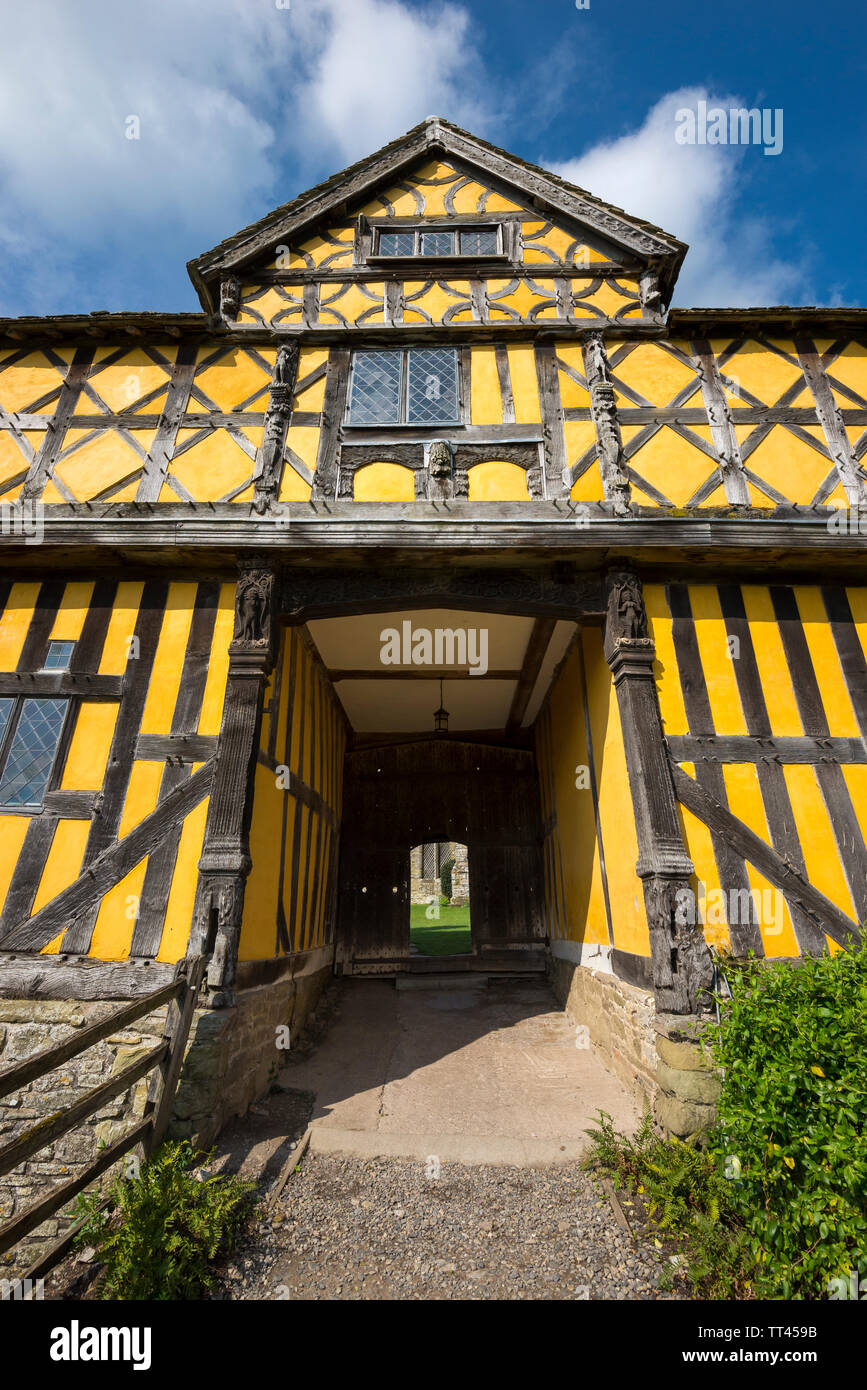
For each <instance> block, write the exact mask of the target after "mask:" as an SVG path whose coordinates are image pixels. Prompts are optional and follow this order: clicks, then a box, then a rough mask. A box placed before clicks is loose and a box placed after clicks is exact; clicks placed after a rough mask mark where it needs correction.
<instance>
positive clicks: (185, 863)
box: [156, 797, 210, 962]
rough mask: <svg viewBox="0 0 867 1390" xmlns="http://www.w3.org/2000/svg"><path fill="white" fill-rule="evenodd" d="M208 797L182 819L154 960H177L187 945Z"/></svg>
mask: <svg viewBox="0 0 867 1390" xmlns="http://www.w3.org/2000/svg"><path fill="white" fill-rule="evenodd" d="M209 800H210V798H209V797H205V799H204V801H202V802H200V804H199V805H198V806H194V807H193V809H192V811H191V812H190V814H189V815H188V816H187V817H186V819H185V820H184V824H183V829H182V830H181V838H180V842H179V844H178V857H177V862H176V864H175V871H174V874H173V875H172V886H171V891H170V892H169V901H168V906H167V908H166V917H165V923H164V925H163V934H162V938H161V940H160V948H159V951H158V952H157V955H156V959H157V960H161V961H171V962H174V961H177V960H180V959H181V956H183V955H184V954H185V952H186V949H187V942H188V940H189V936H190V928H191V926H192V921H193V904H194V902H195V897H196V882H197V879H198V873H197V865H198V862H199V858H200V856H201V853H202V841H203V839H204V835H205V821H206V819H207V815H208V803H209Z"/></svg>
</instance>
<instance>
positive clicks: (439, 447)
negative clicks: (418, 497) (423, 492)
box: [428, 439, 452, 502]
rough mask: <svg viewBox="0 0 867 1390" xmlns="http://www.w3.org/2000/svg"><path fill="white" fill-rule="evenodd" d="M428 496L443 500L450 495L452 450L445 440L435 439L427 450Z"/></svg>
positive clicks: (438, 500)
mask: <svg viewBox="0 0 867 1390" xmlns="http://www.w3.org/2000/svg"><path fill="white" fill-rule="evenodd" d="M428 469H429V472H430V497H431V500H432V501H435V502H443V501H446V500H447V499H448V498H449V497H451V496H452V451H451V448H450V446H449V445H448V443H447V442H446V440H444V439H435V440H434V442H433V443H432V444H431V446H430V449H429V451H428Z"/></svg>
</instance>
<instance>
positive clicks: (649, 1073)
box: [551, 956, 658, 1108]
mask: <svg viewBox="0 0 867 1390" xmlns="http://www.w3.org/2000/svg"><path fill="white" fill-rule="evenodd" d="M551 984H552V987H553V989H554V993H555V994H556V996H557V998H558V1000H559V1001H560V1003H561V1004H562V1005H563V1007H564V1009H565V1010H566V1012H567V1014H568V1015H569V1017H570V1018H571V1019H572V1021H573V1022H574V1023H576V1024H583V1025H584V1027H586V1028H587V1030H588V1032H589V1035H590V1041H591V1043H592V1044H593V1046H594V1047H595V1048H596V1049H597V1051H598V1052H599V1054H600V1055H601V1057H602V1060H603V1061H604V1062H605V1063H606V1065H607V1066H609V1067H611V1069H612V1071H614V1072H616V1074H617V1075H618V1076H619V1077H620V1080H621V1081H622V1082H623V1083H624V1085H625V1086H626V1087H627V1089H628V1090H629V1091H631V1093H632V1094H633V1096H634V1097H635V1099H636V1101H637V1102H638V1104H639V1106H640V1107H642V1108H646V1107H649V1106H651V1105H652V1104H653V1101H654V1098H655V1096H656V1092H657V1090H658V1083H657V1079H656V1070H657V1061H658V1059H657V1053H656V1046H655V1043H656V1035H655V1032H654V1019H655V1015H656V1006H655V1003H654V999H653V995H652V994H651V993H650V991H649V990H645V989H638V988H637V987H636V986H635V985H628V984H626V982H625V981H624V980H619V979H618V978H617V976H616V975H610V974H607V973H606V972H604V971H602V970H592V969H590V968H589V967H588V966H586V965H576V964H575V963H574V962H572V961H569V960H564V959H562V958H561V957H558V956H554V957H552V959H551Z"/></svg>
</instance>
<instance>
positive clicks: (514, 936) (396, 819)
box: [337, 735, 545, 974]
mask: <svg viewBox="0 0 867 1390" xmlns="http://www.w3.org/2000/svg"><path fill="white" fill-rule="evenodd" d="M343 808H344V809H343V839H342V845H341V864H340V891H339V899H338V903H339V906H338V920H337V928H338V962H339V964H342V967H343V970H344V972H345V973H354V974H359V973H376V974H380V973H387V972H388V973H390V972H391V971H394V970H401V971H402V970H407V969H411V970H430V969H437V970H442V969H444V968H446V969H447V968H457V969H468V968H469V969H472V968H474V967H475V966H478V967H481V968H483V969H496V968H498V967H499V968H501V969H502V968H512V969H519V968H522V967H523V968H527V966H529V965H536V966H537V967H538V966H540V965H541V958H540V948H541V946H542V943H543V942H544V936H545V929H544V925H543V914H542V880H541V838H542V827H541V813H540V801H539V790H538V783H537V780H536V767H535V758H534V755H533V753H532V751H531V750H529V749H525V748H510V747H508V746H503V747H498V746H496V745H493V746H492V745H491V744H488V743H477V742H474V741H473V740H472V739H471V737H469V736H468V737H467V739H466V740H463V739H462V740H460V741H458V740H452V739H444V738H442V737H437V736H436V735H434V736H432V737H429V738H419V739H415V740H412V741H407V742H405V743H393V744H388V745H383V746H380V747H373V748H362V749H357V750H354V751H350V752H349V753H347V756H346V763H345V772H344V801H343ZM434 840H457V841H460V842H462V843H463V844H466V846H467V857H468V864H469V882H470V922H471V925H472V946H473V950H472V954H471V955H461V956H456V957H448V956H437V957H427V958H422V959H419V958H418V957H415V956H413V957H411V956H410V915H409V905H410V851H411V849H412V847H413V846H414V845H416V844H418V843H420V842H425V841H434Z"/></svg>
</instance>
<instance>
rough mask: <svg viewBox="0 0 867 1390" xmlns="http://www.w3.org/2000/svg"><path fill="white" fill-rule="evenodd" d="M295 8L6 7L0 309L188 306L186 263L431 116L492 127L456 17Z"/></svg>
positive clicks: (184, 2)
mask: <svg viewBox="0 0 867 1390" xmlns="http://www.w3.org/2000/svg"><path fill="white" fill-rule="evenodd" d="M289 3H290V7H289V8H279V9H278V7H277V4H276V2H275V0H207V3H204V0H147V3H146V4H134V3H130V0H79V3H77V4H63V3H60V2H59V0H27V3H26V4H25V3H16V2H15V0H0V16H2V25H3V68H4V72H3V79H4V80H3V85H2V87H0V247H2V248H3V252H4V256H3V260H2V262H0V313H10V312H11V313H20V312H61V311H64V310H70V309H74V310H86V309H90V308H97V307H99V308H104V307H111V308H121V307H123V308H134V307H139V306H141V305H142V300H143V299H146V301H147V302H148V303H149V304H152V303H153V295H154V293H156V294H158V295H160V297H161V298H162V301H163V302H162V303H161V304H160V307H163V308H171V307H191V304H190V294H189V292H187V291H185V290H184V279H185V272H184V270H183V263H184V262H185V261H186V260H187V259H189V258H190V257H191V256H194V255H197V254H198V253H200V252H201V251H203V250H205V249H206V248H207V247H209V246H212V245H214V244H215V243H216V242H217V241H219V240H220V239H221V238H222V237H224V236H227V235H230V234H231V233H232V232H235V231H237V230H238V229H239V228H240V227H243V226H245V225H247V224H248V223H249V222H251V221H254V220H255V219H256V218H257V217H260V216H261V215H262V214H263V213H265V212H267V211H268V210H269V208H270V207H273V206H275V205H276V204H279V203H281V202H284V201H286V200H287V199H289V198H291V197H293V196H294V195H295V194H297V193H298V192H300V191H301V189H302V187H303V186H305V185H306V184H307V183H309V182H315V181H318V180H319V179H320V178H321V177H323V175H326V176H327V175H328V174H330V173H331V172H333V170H334V169H335V168H337V167H339V166H340V164H341V163H344V162H348V161H349V160H351V159H355V158H358V157H360V156H361V155H364V154H366V153H368V152H370V151H372V150H373V149H375V148H376V147H377V146H378V145H379V144H382V143H384V142H385V141H387V140H390V139H393V138H394V137H395V136H396V135H399V134H401V133H402V132H403V131H404V130H405V129H407V128H408V127H409V126H411V125H413V124H414V123H415V122H417V121H419V120H421V119H423V118H424V116H426V115H428V114H430V113H431V112H433V111H437V112H439V113H441V114H443V115H450V116H452V117H453V118H455V117H456V118H457V119H459V120H460V119H465V120H469V121H471V122H472V121H473V120H475V121H476V122H478V121H479V120H480V119H481V112H480V108H479V106H478V104H477V102H476V101H475V100H474V99H473V98H472V96H468V95H466V93H468V92H470V91H471V90H472V89H473V87H474V80H473V79H474V77H476V78H477V77H478V76H479V74H478V73H476V72H475V67H474V62H475V60H474V58H473V56H472V54H473V49H472V43H471V41H470V36H469V19H468V16H467V14H466V11H465V10H463V9H462V8H461V7H460V6H459V5H454V4H451V5H442V4H431V5H428V6H425V7H423V8H420V7H418V6H415V5H414V6H413V7H412V8H410V6H409V5H408V4H406V3H400V2H399V0H289ZM130 116H135V117H137V118H138V120H139V123H140V138H139V139H128V138H127V135H126V131H127V118H128V117H130ZM145 286H146V287H147V289H146V290H145V288H144V287H145Z"/></svg>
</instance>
